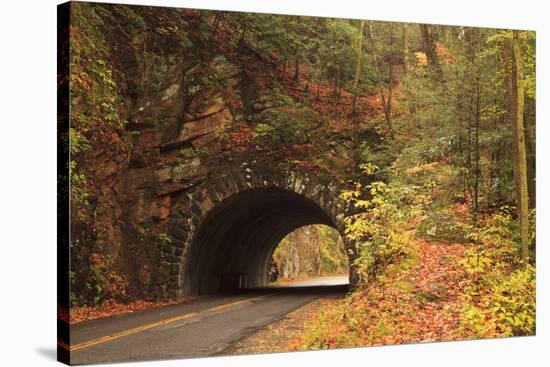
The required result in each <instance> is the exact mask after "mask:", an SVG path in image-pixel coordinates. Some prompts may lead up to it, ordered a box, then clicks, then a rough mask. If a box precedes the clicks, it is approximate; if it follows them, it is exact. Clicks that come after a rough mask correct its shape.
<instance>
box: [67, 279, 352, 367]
mask: <svg viewBox="0 0 550 367" xmlns="http://www.w3.org/2000/svg"><path fill="white" fill-rule="evenodd" d="M346 291H347V277H324V278H318V279H313V280H308V281H304V282H297V283H291V284H288V285H283V286H270V287H266V288H262V289H255V290H249V291H247V292H246V293H240V294H236V295H220V296H207V297H206V296H205V297H200V298H198V299H197V300H195V301H193V302H190V303H187V304H182V305H171V306H166V307H162V308H157V309H151V310H146V311H142V312H138V313H133V314H127V315H121V316H115V317H110V318H105V319H100V320H93V321H86V322H82V323H78V324H76V325H73V326H72V327H71V349H72V351H71V364H88V363H108V362H123V361H138V360H140V361H141V360H153V359H168V358H185V357H187V358H189V357H206V356H212V355H216V354H218V353H220V352H222V351H223V350H224V349H226V348H228V347H229V346H231V345H232V344H233V343H235V342H236V341H238V340H239V339H241V338H243V337H245V336H247V335H249V334H251V333H253V332H255V331H256V330H258V329H260V328H262V327H264V326H266V325H268V324H270V323H272V322H274V321H277V320H279V319H280V318H282V317H283V316H284V315H286V314H287V313H289V312H291V311H293V310H295V309H297V308H299V307H300V306H302V305H304V304H306V303H308V302H310V301H312V300H314V299H316V298H319V297H324V296H331V295H337V294H343V293H345V292H346Z"/></svg>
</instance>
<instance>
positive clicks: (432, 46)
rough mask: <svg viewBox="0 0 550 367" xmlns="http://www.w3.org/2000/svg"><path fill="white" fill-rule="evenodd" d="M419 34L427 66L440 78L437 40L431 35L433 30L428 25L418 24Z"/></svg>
mask: <svg viewBox="0 0 550 367" xmlns="http://www.w3.org/2000/svg"><path fill="white" fill-rule="evenodd" d="M420 32H421V34H422V45H423V48H424V53H425V54H426V59H427V60H428V65H430V66H432V68H433V70H434V71H435V73H436V75H437V76H438V77H441V76H442V74H443V72H442V70H441V65H440V64H439V57H438V55H437V40H436V37H435V35H434V33H433V28H432V26H431V25H428V24H420Z"/></svg>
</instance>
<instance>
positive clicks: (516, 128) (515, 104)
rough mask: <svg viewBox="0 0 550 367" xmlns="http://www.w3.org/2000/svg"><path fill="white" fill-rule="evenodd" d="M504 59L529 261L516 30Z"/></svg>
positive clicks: (523, 243)
mask: <svg viewBox="0 0 550 367" xmlns="http://www.w3.org/2000/svg"><path fill="white" fill-rule="evenodd" d="M504 47H505V60H506V64H507V65H506V66H507V71H508V98H509V108H510V111H509V112H510V120H511V123H512V140H513V157H514V181H515V191H516V202H517V216H518V218H519V225H520V233H521V257H522V259H523V260H524V261H529V257H530V256H529V194H528V191H527V190H528V188H527V158H526V151H525V130H524V129H525V128H524V121H523V112H524V107H525V93H524V90H523V86H522V85H521V81H522V80H523V63H522V60H521V50H520V40H519V32H518V31H513V38H512V39H510V40H506V42H505V46H504Z"/></svg>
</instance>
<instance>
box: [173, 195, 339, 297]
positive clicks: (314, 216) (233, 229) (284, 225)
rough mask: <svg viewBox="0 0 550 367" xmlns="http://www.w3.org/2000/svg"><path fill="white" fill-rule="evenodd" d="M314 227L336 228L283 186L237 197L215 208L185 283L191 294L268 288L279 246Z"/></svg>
mask: <svg viewBox="0 0 550 367" xmlns="http://www.w3.org/2000/svg"><path fill="white" fill-rule="evenodd" d="M310 224H324V225H328V226H331V227H333V228H336V226H335V224H334V223H333V221H332V219H331V217H330V216H329V215H328V214H327V213H326V212H325V211H324V210H323V209H322V208H321V207H320V206H319V205H318V204H317V203H315V202H314V201H313V200H311V199H309V198H307V197H305V196H303V195H300V194H297V193H295V192H292V191H289V190H285V189H280V188H256V189H250V190H247V191H244V192H239V193H236V194H233V195H231V196H229V197H227V198H226V199H224V200H223V201H222V202H220V203H219V204H217V205H216V206H215V207H213V208H212V209H211V210H210V211H209V212H208V213H207V215H206V217H205V218H204V220H203V221H202V223H201V224H200V226H199V227H198V230H197V231H196V233H195V235H194V237H193V239H192V241H191V247H190V250H189V256H187V264H186V266H185V268H186V271H185V273H184V274H183V278H184V279H183V284H184V287H185V288H186V290H185V293H187V294H211V293H218V292H227V291H236V290H239V289H246V288H253V287H259V286H263V285H265V284H266V283H267V282H268V267H269V262H270V259H271V256H272V254H273V251H274V250H275V248H276V247H277V245H278V244H279V242H280V241H281V240H282V239H283V238H284V237H285V236H286V235H287V234H288V233H290V232H292V231H293V230H295V229H297V228H299V227H302V226H305V225H310Z"/></svg>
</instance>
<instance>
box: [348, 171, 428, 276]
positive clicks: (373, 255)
mask: <svg viewBox="0 0 550 367" xmlns="http://www.w3.org/2000/svg"><path fill="white" fill-rule="evenodd" d="M363 169H364V170H365V172H366V173H367V174H372V173H373V172H374V171H375V166H373V165H364V166H363ZM425 192H426V190H425V188H424V187H421V186H416V185H404V184H402V183H399V182H397V181H395V182H393V181H392V182H390V184H386V183H384V182H373V183H371V184H370V185H367V186H366V187H365V189H362V187H361V185H360V184H356V190H354V191H343V192H342V193H341V195H340V197H341V199H342V200H344V201H346V202H348V203H350V204H352V205H354V206H355V207H356V208H357V209H359V210H360V211H361V213H359V214H355V215H352V216H348V217H346V218H345V220H344V223H345V233H346V237H347V238H348V240H350V241H352V242H354V243H355V247H356V250H357V257H356V260H355V265H356V266H357V272H358V275H359V276H360V279H361V280H360V283H361V284H367V283H368V281H369V280H370V279H372V277H373V276H374V275H375V274H376V273H379V272H380V271H381V270H383V269H384V268H385V267H387V266H388V265H389V264H392V263H394V262H396V261H397V260H399V259H402V258H404V257H405V256H406V255H408V254H410V251H409V248H408V246H407V245H408V243H409V242H410V239H411V238H410V237H411V233H410V232H407V231H404V230H403V228H404V227H407V226H408V224H407V223H409V222H410V221H411V219H412V218H414V217H416V216H418V215H420V214H422V213H423V212H424V210H425V208H426V205H427V204H429V202H430V196H429V194H426V193H425Z"/></svg>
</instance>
